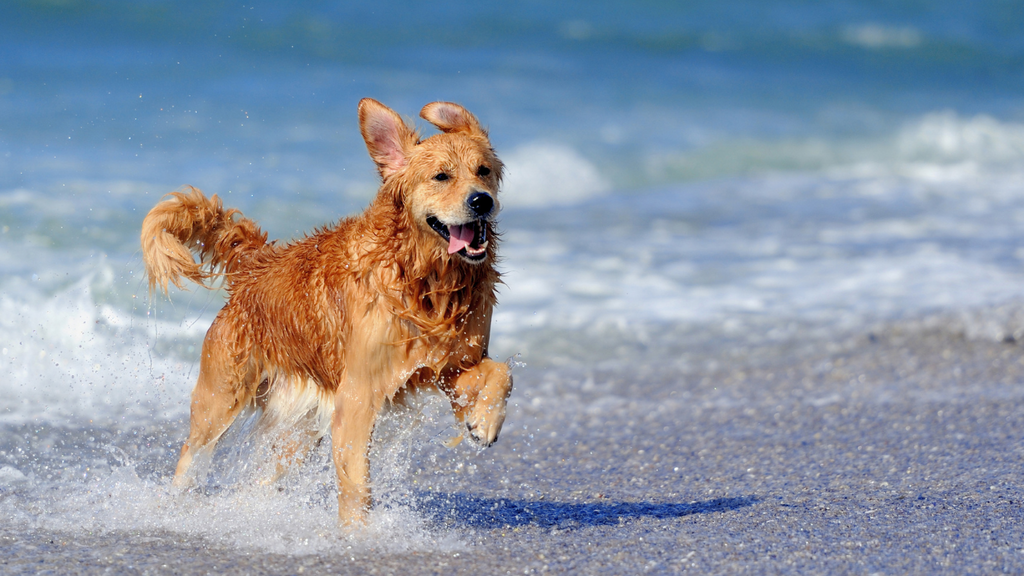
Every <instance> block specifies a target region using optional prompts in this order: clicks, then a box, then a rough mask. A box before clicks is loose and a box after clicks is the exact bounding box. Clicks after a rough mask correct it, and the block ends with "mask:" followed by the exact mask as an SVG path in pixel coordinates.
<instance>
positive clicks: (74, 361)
mask: <svg viewBox="0 0 1024 576" xmlns="http://www.w3.org/2000/svg"><path fill="white" fill-rule="evenodd" d="M113 279H114V272H113V270H112V269H111V268H110V266H109V265H106V264H104V265H101V266H100V267H99V269H97V270H95V271H94V272H93V273H90V274H89V275H87V276H86V277H83V278H81V279H79V280H78V281H76V282H75V283H74V284H72V285H71V286H69V287H67V288H63V289H60V290H58V291H56V292H54V293H52V294H47V293H45V292H44V291H41V290H39V289H37V288H34V287H33V286H32V285H31V284H26V283H24V282H20V281H17V280H10V281H9V282H7V283H6V285H5V286H4V288H5V290H4V292H3V293H2V294H0V373H3V374H4V378H3V380H2V381H0V422H4V423H8V424H19V423H25V422H36V421H43V422H64V423H82V422H87V421H96V422H101V421H112V420H118V421H122V422H123V421H150V420H152V419H153V417H154V414H160V415H161V416H173V415H175V414H181V413H182V412H183V411H184V410H185V409H186V407H187V401H186V400H187V397H188V390H189V389H190V385H189V383H188V378H187V374H188V372H189V370H190V368H191V366H190V365H188V364H187V363H186V362H183V361H182V360H181V359H179V358H174V357H168V356H161V355H159V354H153V353H152V347H153V345H154V344H155V342H156V341H157V337H158V334H159V335H160V336H161V337H164V338H166V337H168V336H170V337H179V338H187V339H193V340H197V339H198V338H200V337H201V334H202V330H204V329H205V325H204V324H203V322H193V323H186V324H182V325H178V324H174V323H169V322H158V321H155V320H152V319H146V318H145V316H140V317H135V316H133V315H132V314H131V313H130V312H127V311H124V310H122V309H119V308H117V307H116V306H113V305H110V304H100V303H97V302H96V301H95V299H94V297H93V291H94V289H95V286H96V285H99V286H101V287H102V286H103V285H105V284H106V285H109V284H110V283H111V282H113Z"/></svg>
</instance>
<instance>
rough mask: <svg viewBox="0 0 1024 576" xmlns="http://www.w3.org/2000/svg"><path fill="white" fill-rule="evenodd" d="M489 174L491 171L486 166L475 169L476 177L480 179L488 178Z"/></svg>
mask: <svg viewBox="0 0 1024 576" xmlns="http://www.w3.org/2000/svg"><path fill="white" fill-rule="evenodd" d="M490 173H491V169H490V168H488V167H487V166H481V167H479V168H477V169H476V175H477V176H480V177H484V176H488V175H490Z"/></svg>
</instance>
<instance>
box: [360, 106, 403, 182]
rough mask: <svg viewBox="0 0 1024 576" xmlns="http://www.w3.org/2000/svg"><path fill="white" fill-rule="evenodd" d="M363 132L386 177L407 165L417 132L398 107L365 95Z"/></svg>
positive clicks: (361, 121)
mask: <svg viewBox="0 0 1024 576" xmlns="http://www.w3.org/2000/svg"><path fill="white" fill-rule="evenodd" d="M359 131H360V132H362V133H363V140H365V141H366V149H367V150H369V151H370V158H373V161H374V162H376V164H377V169H378V170H380V175H381V176H382V177H384V178H387V177H388V176H391V175H392V174H394V173H396V172H398V171H400V170H401V169H402V168H405V166H406V164H407V163H408V160H409V151H410V150H412V147H413V146H415V145H416V133H415V132H413V131H412V130H410V129H409V127H408V126H406V125H405V122H403V121H402V117H401V116H399V115H398V114H397V113H396V112H395V111H394V110H392V109H391V108H388V107H387V106H385V105H383V104H381V103H380V102H377V101H376V100H374V99H373V98H363V99H362V100H360V101H359Z"/></svg>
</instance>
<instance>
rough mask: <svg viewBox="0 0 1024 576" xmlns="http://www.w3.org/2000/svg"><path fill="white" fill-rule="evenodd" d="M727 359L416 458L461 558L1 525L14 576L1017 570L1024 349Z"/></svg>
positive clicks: (5, 566)
mask: <svg viewBox="0 0 1024 576" xmlns="http://www.w3.org/2000/svg"><path fill="white" fill-rule="evenodd" d="M716 349H717V350H718V351H719V352H718V353H717V354H706V353H703V354H698V355H694V356H693V357H690V358H688V359H687V361H686V362H682V363H680V362H675V363H668V362H666V363H665V364H663V365H661V366H659V365H648V366H646V367H643V366H637V367H631V368H629V369H627V368H626V367H622V366H619V367H616V366H606V367H604V368H601V369H583V368H580V367H575V368H573V367H569V368H566V367H562V368H557V369H555V368H551V369H548V370H545V369H541V368H531V369H528V370H525V371H524V372H523V373H522V374H521V375H520V377H519V380H518V381H517V389H516V391H515V394H514V396H513V400H514V406H513V407H512V410H511V412H510V414H509V419H508V423H507V427H506V430H505V431H504V433H503V436H502V438H501V440H500V441H499V442H498V443H497V444H496V445H495V446H494V447H493V448H491V449H489V450H488V451H485V452H482V453H480V454H472V453H466V454H462V456H460V458H458V460H459V461H460V462H462V463H464V464H465V465H464V466H458V467H457V469H454V470H453V469H452V466H451V462H450V461H449V460H446V459H443V458H442V459H431V458H429V457H425V456H423V454H422V453H418V455H416V456H414V458H415V462H414V463H413V465H412V468H413V472H414V473H415V474H416V475H417V477H419V478H429V479H430V483H429V486H427V485H421V486H420V487H419V488H417V490H416V491H415V493H414V500H415V502H416V507H417V508H418V510H419V513H420V514H421V515H422V516H423V517H425V518H426V519H427V522H428V525H429V526H430V527H431V528H430V529H431V530H436V531H437V532H438V533H441V534H454V535H456V537H457V538H458V539H459V540H460V541H461V542H462V543H463V545H461V546H457V547H456V548H458V549H457V550H455V551H452V550H446V551H444V552H436V553H435V552H430V551H417V552H410V553H398V554H396V553H394V552H386V551H385V553H384V554H381V553H380V552H378V551H375V550H374V549H373V545H372V543H370V544H368V545H366V546H355V547H351V548H349V546H350V545H346V544H345V543H344V542H340V543H339V549H338V550H337V552H336V553H331V554H318V555H297V556H292V555H282V554H264V553H261V552H259V551H254V550H251V549H238V548H234V547H230V546H226V545H224V544H223V543H211V542H209V541H206V540H204V539H201V538H195V537H191V536H183V535H182V534H178V533H135V532H131V533H125V532H114V533H104V532H95V533H93V532H85V531H79V532H64V531H52V530H49V531H48V530H42V529H37V528H28V527H25V526H22V527H12V526H10V525H4V526H0V573H4V574H47V573H52V574H100V573H107V572H112V573H118V574H170V573H175V574H302V573H309V574H312V573H332V574H406V573H424V574H487V573H499V574H506V573H508V574H524V573H540V572H546V571H547V572H553V573H588V574H590V573H608V574H637V573H653V574H660V573H677V572H691V573H699V574H705V573H710V574H735V573H793V574H804V573H832V574H843V573H869V574H870V573H882V574H892V573H949V574H973V573H998V572H1017V573H1019V572H1022V571H1024V544H1022V542H1024V514H1022V512H1024V510H1022V501H1024V490H1022V476H1024V475H1022V472H1024V458H1022V456H1024V450H1022V444H1021V435H1022V431H1024V409H1022V406H1021V402H1020V400H1021V397H1022V396H1024V384H1022V383H1024V360H1022V358H1024V355H1022V349H1021V347H1020V346H1019V345H1017V344H1015V343H1012V342H998V341H992V340H969V339H966V338H965V337H964V336H963V334H960V333H958V332H957V331H956V330H953V329H949V328H948V325H947V327H946V328H943V327H939V328H928V327H922V326H920V325H915V326H909V327H908V326H905V325H894V326H889V327H886V328H881V329H879V330H876V331H874V332H870V333H868V332H863V333H859V334H854V335H851V336H850V337H849V338H848V339H847V340H844V341H842V342H821V343H818V344H816V343H811V344H807V345H803V346H800V347H794V346H791V345H778V346H760V347H756V348H742V347H737V348H736V349H729V348H728V347H718V348H716ZM669 365H671V366H675V367H674V368H669V367H667V366H669ZM679 366H685V368H680V367H679ZM7 432H9V434H6V435H7V436H8V438H15V437H17V438H16V439H14V440H11V441H9V442H4V444H5V446H6V447H11V446H13V445H14V444H18V443H21V444H22V445H23V447H24V448H26V449H31V447H32V446H31V444H32V441H31V438H27V435H28V436H30V435H31V434H33V431H32V430H29V429H18V430H14V429H11V430H8V431H7ZM60 434H61V433H60V432H53V431H51V436H52V435H56V436H60ZM69 434H70V433H69ZM19 435H20V436H19ZM119 437H120V436H115V437H111V438H109V439H108V440H109V442H111V443H113V444H115V445H116V444H118V442H123V441H122V440H118V438H119ZM157 438H158V435H156V436H154V440H155V439H157ZM100 440H101V442H102V441H103V439H102V438H101V439H100ZM167 446H168V448H167V450H169V449H170V446H171V443H168V444H167ZM153 465H154V466H155V467H156V468H159V467H160V466H164V465H165V464H164V463H162V462H160V463H154V464H153ZM166 465H167V466H169V465H170V464H166ZM158 471H159V470H158ZM423 484H428V483H427V482H424V483H423ZM15 492H16V489H12V488H10V487H5V488H4V489H3V490H0V498H13V497H15V496H14V495H15Z"/></svg>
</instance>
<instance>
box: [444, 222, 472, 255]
mask: <svg viewBox="0 0 1024 576" xmlns="http://www.w3.org/2000/svg"><path fill="white" fill-rule="evenodd" d="M475 233H476V231H475V230H474V229H473V226H451V225H450V226H448V234H449V235H450V236H451V238H450V239H449V240H448V253H449V254H455V253H456V252H458V251H459V250H462V249H463V248H465V247H466V246H469V243H470V242H472V241H473V234H475Z"/></svg>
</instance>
